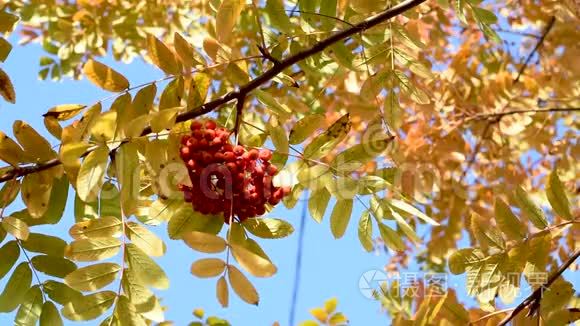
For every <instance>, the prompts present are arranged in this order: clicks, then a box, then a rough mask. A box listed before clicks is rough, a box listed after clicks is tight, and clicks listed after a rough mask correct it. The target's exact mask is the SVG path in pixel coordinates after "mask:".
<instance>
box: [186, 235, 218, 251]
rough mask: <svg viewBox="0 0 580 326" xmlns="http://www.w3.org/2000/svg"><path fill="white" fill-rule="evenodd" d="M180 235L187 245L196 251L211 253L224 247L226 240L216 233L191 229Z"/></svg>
mask: <svg viewBox="0 0 580 326" xmlns="http://www.w3.org/2000/svg"><path fill="white" fill-rule="evenodd" d="M182 237H183V241H185V243H186V244H187V245H188V246H189V247H191V248H192V249H195V250H197V251H201V252H205V253H208V254H211V253H218V252H222V251H224V250H225V249H226V241H225V240H224V239H222V238H220V237H218V236H217V235H213V234H208V233H203V232H198V231H193V232H189V233H185V234H183V236H182Z"/></svg>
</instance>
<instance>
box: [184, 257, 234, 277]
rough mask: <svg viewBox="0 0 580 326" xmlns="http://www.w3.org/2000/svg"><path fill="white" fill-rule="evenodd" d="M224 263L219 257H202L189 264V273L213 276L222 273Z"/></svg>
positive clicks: (199, 275)
mask: <svg viewBox="0 0 580 326" xmlns="http://www.w3.org/2000/svg"><path fill="white" fill-rule="evenodd" d="M225 267H226V263H225V262H224V261H223V260H221V259H219V258H204V259H200V260H197V261H195V262H194V263H193V264H192V265H191V274H193V275H195V276H197V277H202V278H208V277H214V276H218V275H220V274H222V273H223V271H224V268H225Z"/></svg>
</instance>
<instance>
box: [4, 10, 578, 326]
mask: <svg viewBox="0 0 580 326" xmlns="http://www.w3.org/2000/svg"><path fill="white" fill-rule="evenodd" d="M578 26H580V4H579V3H578V1H575V0H559V1H552V0H542V1H484V2H482V1H478V0H437V1H435V0H431V1H426V0H405V1H398V0H388V1H377V0H375V1H367V0H350V1H347V0H328V1H327V0H312V1H282V0H266V1H242V0H221V1H220V0H208V1H182V0H166V1H146V0H139V1H122V0H120V1H104V0H83V1H40V0H30V1H4V2H2V1H0V36H3V37H0V62H5V61H8V60H11V57H10V52H11V50H12V47H13V46H16V44H13V43H14V42H12V43H11V42H8V37H9V35H10V34H11V33H14V34H15V35H12V38H13V39H15V40H17V41H18V44H20V45H24V46H31V45H29V44H41V45H42V49H43V51H44V52H45V54H44V55H43V56H42V57H40V58H38V60H39V72H38V78H40V79H42V80H47V82H51V81H58V80H61V79H83V78H86V79H87V80H89V81H90V82H92V83H93V84H94V85H95V87H98V88H100V89H102V90H105V91H108V92H110V96H108V97H107V98H101V99H99V98H95V99H94V102H92V103H70V102H69V101H67V99H66V98H63V99H62V103H63V104H62V105H58V106H55V107H52V108H47V110H46V113H45V114H44V115H43V117H42V119H43V121H44V125H45V128H46V132H48V133H49V134H50V135H51V136H50V138H46V137H44V136H43V134H46V133H45V131H42V132H40V133H39V132H38V131H36V130H35V129H34V128H33V127H31V125H30V124H29V123H27V122H25V121H22V120H17V121H14V124H13V130H12V131H9V130H4V131H0V160H1V161H2V162H4V166H3V167H0V181H2V182H3V183H4V184H3V186H2V188H1V190H0V207H1V209H0V220H1V225H2V227H1V228H0V257H1V258H0V278H4V277H6V278H7V279H8V280H7V283H6V286H5V288H4V289H3V291H2V293H1V294H0V312H3V313H8V312H13V311H17V312H16V317H15V318H16V320H15V323H16V324H18V325H35V324H37V323H40V325H62V324H63V318H65V319H67V320H69V321H94V320H98V321H99V322H100V323H101V325H150V324H156V325H170V323H171V322H170V321H167V320H166V319H165V317H164V310H165V309H171V307H163V306H162V301H161V297H162V296H161V297H160V296H158V295H157V294H156V293H158V292H157V291H156V292H155V293H154V292H153V291H152V289H156V290H163V289H167V288H168V287H169V286H170V280H169V278H168V277H167V275H166V273H165V271H164V266H161V265H160V264H158V263H157V262H156V258H158V257H160V256H163V255H164V254H165V253H166V251H170V250H172V247H173V246H176V245H183V244H185V245H187V246H189V247H191V249H192V250H195V251H197V252H200V253H204V254H207V256H206V257H204V258H202V259H199V260H196V261H192V266H191V273H192V274H193V275H194V276H197V277H200V278H208V279H211V280H208V282H214V283H215V284H216V291H215V297H216V300H218V301H219V302H220V304H221V305H223V306H224V307H225V306H228V304H229V297H230V295H233V294H235V295H237V296H238V297H239V298H241V299H242V300H243V301H245V302H247V303H248V304H258V302H259V291H260V289H259V288H257V287H255V286H254V285H253V284H252V278H254V277H270V276H272V275H274V274H275V273H276V272H277V267H276V262H275V261H272V260H271V259H270V258H269V257H268V255H267V253H266V252H264V250H263V249H262V248H261V245H260V244H261V241H262V239H277V240H276V241H284V239H283V238H285V237H287V236H288V235H290V234H292V233H293V232H294V226H293V225H292V223H291V221H290V220H289V219H281V218H273V217H270V215H269V214H268V213H269V212H270V211H271V210H272V209H274V207H275V206H276V205H278V202H280V205H284V206H285V207H287V208H289V209H294V210H296V211H297V212H298V211H299V209H298V202H299V201H302V202H303V204H304V205H307V209H308V213H309V215H310V217H312V218H313V219H314V220H316V221H317V222H319V223H326V224H329V228H330V231H331V234H332V236H333V237H334V238H336V239H339V238H341V237H343V236H344V234H345V233H347V232H354V233H357V234H358V237H359V239H360V245H361V248H363V249H364V251H367V252H372V251H377V250H378V251H381V252H384V253H385V259H386V263H385V271H386V272H389V273H396V272H397V271H400V270H404V269H407V268H408V267H409V265H410V264H411V263H412V262H413V263H416V264H417V265H418V266H419V267H420V268H421V270H422V271H425V272H429V273H451V274H456V275H460V274H466V276H467V281H466V284H465V287H466V288H467V292H468V294H469V295H470V296H473V297H474V298H475V299H476V301H477V303H478V305H477V306H476V307H471V308H469V307H467V306H465V305H464V304H463V303H462V302H461V299H460V298H458V296H457V295H456V293H455V291H454V289H446V290H445V291H442V289H441V288H440V287H438V285H437V284H436V282H434V283H433V284H431V285H430V286H427V287H426V288H425V289H424V290H425V291H424V292H423V294H422V295H420V296H417V295H414V294H413V293H412V292H411V291H403V290H401V289H400V284H398V283H396V282H394V283H390V284H387V283H385V284H381V286H380V288H377V289H375V291H374V292H373V296H374V298H375V299H376V302H375V303H374V304H377V305H380V306H381V307H382V308H383V309H384V310H385V312H386V313H387V314H389V315H390V317H391V318H392V324H394V325H410V324H421V325H465V324H469V323H473V324H482V325H483V324H489V325H496V324H501V325H505V324H507V323H508V322H510V321H511V322H514V323H515V324H516V325H528V324H530V325H532V324H534V325H535V324H538V323H539V322H540V320H541V322H542V323H545V324H547V325H563V324H567V323H571V322H574V321H576V320H578V319H580V300H579V298H578V296H577V295H575V290H574V288H573V285H574V284H573V283H572V282H571V281H570V280H566V279H565V278H564V277H563V276H562V274H563V273H564V271H566V270H569V269H572V270H575V269H576V268H577V267H576V265H575V263H574V261H575V260H576V259H577V258H578V256H579V255H580V250H579V249H578V238H579V237H578V231H579V228H578V225H579V223H580V210H579V209H578V194H579V193H580V190H579V189H580V187H579V185H578V163H577V162H578V158H579V157H580V150H579V149H580V147H579V144H578V123H579V122H578V121H579V120H578V113H577V112H578V111H580V82H579V81H580V65H579V64H578V58H579V57H580V47H579V45H578V44H579V43H580V30H579V29H578ZM105 58H113V59H114V60H116V61H121V62H123V63H127V64H130V63H131V62H132V61H133V60H144V61H146V62H147V63H148V64H151V65H153V66H155V67H157V68H158V69H159V70H160V71H162V72H163V73H164V75H165V76H164V77H163V78H161V79H158V80H151V81H149V82H147V83H144V84H140V85H136V84H135V83H134V82H133V81H132V80H130V78H129V77H128V76H125V74H124V73H123V70H122V69H116V70H115V69H113V68H111V67H109V66H107V65H106V64H104V63H103V62H104V61H105V60H104V59H105ZM16 73H17V72H16ZM0 94H1V95H2V97H3V98H4V100H5V101H7V102H10V103H17V102H18V94H19V90H18V89H14V87H13V85H12V83H11V78H10V75H9V74H8V73H7V72H5V71H4V70H3V69H2V67H1V66H0ZM7 108H8V109H10V106H7ZM39 119H40V117H39ZM219 135H223V137H222V136H219ZM220 137H221V138H220ZM55 141H57V142H58V146H57V147H53V146H52V145H51V144H52V143H55ZM202 142H204V143H203V144H201V143H202ZM238 148H239V149H238ZM232 153H235V155H234V154H232ZM228 155H231V157H232V159H231V161H230V160H229V159H228V158H227V157H228ZM206 156H207V157H206ZM190 161H191V162H190ZM230 163H231V164H230ZM228 164H229V165H228ZM224 171H226V172H227V173H228V174H227V175H226V172H224ZM232 171H233V172H232ZM229 173H233V175H230V174H229ZM238 173H239V177H238ZM204 178H205V179H204ZM200 182H201V183H200ZM198 183H200V184H198ZM270 190H271V193H268V191H270ZM208 191H209V192H211V193H212V194H213V193H217V194H218V195H219V196H221V197H219V198H217V197H216V198H217V199H216V198H213V197H211V196H210V194H208V193H207V192H208ZM70 192H73V193H74V201H69V200H68V198H69V197H68V194H69V193H70ZM204 196H205V197H204ZM244 196H245V197H244ZM252 196H254V197H252ZM196 200H197V201H196ZM18 201H22V202H23V203H24V204H25V206H26V208H25V209H23V210H13V209H11V204H13V203H15V202H18ZM257 202H259V203H260V205H257V204H256V203H257ZM218 203H221V204H218ZM240 203H245V204H243V205H242V204H240ZM65 207H74V216H63V215H64V209H65ZM357 212H360V214H355V213H357ZM297 214H299V213H297ZM351 215H352V216H351ZM40 225H56V227H58V228H65V229H68V230H69V235H70V237H69V238H67V239H61V238H59V237H56V236H54V234H50V232H45V231H42V232H41V231H37V229H36V228H35V227H36V226H40ZM154 228H156V229H157V230H158V229H160V228H162V229H164V230H166V231H164V232H167V234H168V235H169V238H170V239H172V240H173V241H172V242H171V243H164V241H162V240H161V239H160V238H159V237H158V236H157V235H156V234H155V233H154V232H152V229H154ZM42 230H47V229H42ZM48 230H50V229H48ZM299 231H300V232H303V229H302V228H300V230H299ZM304 250H308V249H307V248H305V249H304ZM361 254H363V253H362V252H361ZM38 274H41V275H42V279H41V278H40V277H39V275H38ZM272 282H273V281H272ZM525 284H527V285H529V286H531V287H532V289H533V290H532V292H531V294H530V296H528V297H527V298H525V299H523V300H522V298H518V296H517V295H516V294H517V293H519V292H520V290H521V288H522V287H523V286H525ZM160 293H162V291H161V292H160ZM518 299H519V301H518ZM338 300H340V298H338ZM370 304H371V303H370ZM336 305H337V299H330V300H328V301H327V302H325V303H324V306H323V307H321V308H313V309H312V310H311V314H312V315H313V317H314V319H313V320H312V321H306V322H304V323H303V324H302V325H318V324H324V325H343V324H345V323H347V317H346V316H347V315H348V306H346V307H341V310H343V311H345V313H344V314H343V313H342V312H337V310H336ZM192 308H194V307H192ZM223 318H225V319H227V316H223ZM194 319H195V320H194ZM192 320H193V321H192V325H205V324H207V325H227V324H228V322H227V321H225V320H223V319H221V318H217V317H209V318H208V317H207V316H205V315H204V312H203V311H202V310H196V311H195V312H194V317H192ZM314 320H316V321H314Z"/></svg>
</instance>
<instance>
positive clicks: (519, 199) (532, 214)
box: [514, 186, 548, 229]
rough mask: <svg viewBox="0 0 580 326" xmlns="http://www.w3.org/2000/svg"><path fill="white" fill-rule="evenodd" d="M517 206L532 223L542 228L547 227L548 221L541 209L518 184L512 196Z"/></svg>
mask: <svg viewBox="0 0 580 326" xmlns="http://www.w3.org/2000/svg"><path fill="white" fill-rule="evenodd" d="M514 199H515V201H516V203H517V204H518V206H519V207H520V208H521V209H522V212H524V214H525V215H526V216H527V217H528V219H530V222H532V224H534V226H535V227H537V228H539V229H543V228H545V227H548V221H547V220H546V217H545V216H544V213H543V212H542V209H541V208H540V207H538V205H536V203H534V201H533V200H532V199H531V198H530V196H529V195H528V193H527V192H526V191H525V190H524V189H523V188H522V187H520V186H518V187H517V188H516V192H515V197H514Z"/></svg>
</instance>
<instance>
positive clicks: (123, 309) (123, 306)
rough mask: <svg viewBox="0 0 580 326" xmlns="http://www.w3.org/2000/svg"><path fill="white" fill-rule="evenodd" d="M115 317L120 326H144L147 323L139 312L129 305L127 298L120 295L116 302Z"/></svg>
mask: <svg viewBox="0 0 580 326" xmlns="http://www.w3.org/2000/svg"><path fill="white" fill-rule="evenodd" d="M115 315H116V316H117V320H118V321H119V325H120V326H146V325H147V323H146V322H145V320H143V318H142V317H141V315H140V314H139V312H138V311H137V308H135V306H134V305H133V303H131V301H130V300H129V298H127V297H126V296H124V295H122V296H120V297H119V299H118V300H117V309H116V310H115Z"/></svg>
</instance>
